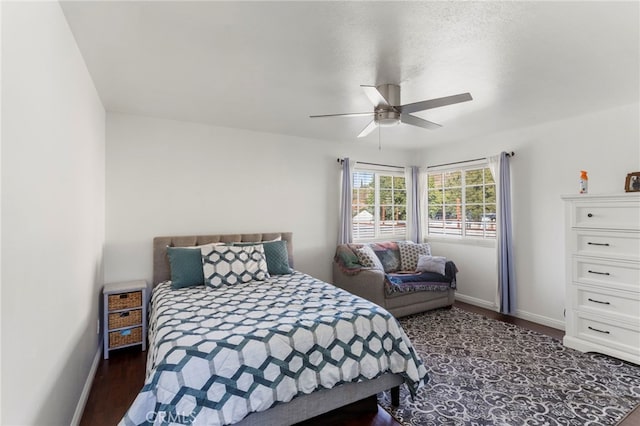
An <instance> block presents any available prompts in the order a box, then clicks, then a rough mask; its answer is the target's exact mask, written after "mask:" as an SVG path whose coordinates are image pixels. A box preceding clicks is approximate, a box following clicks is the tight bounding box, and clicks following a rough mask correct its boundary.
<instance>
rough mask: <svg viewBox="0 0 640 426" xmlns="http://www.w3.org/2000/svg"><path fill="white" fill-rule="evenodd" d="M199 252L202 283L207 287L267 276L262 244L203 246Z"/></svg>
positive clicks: (261, 279) (260, 279)
mask: <svg viewBox="0 0 640 426" xmlns="http://www.w3.org/2000/svg"><path fill="white" fill-rule="evenodd" d="M201 253H202V272H203V275H204V284H205V285H206V286H207V287H209V288H219V287H222V286H223V285H234V284H238V283H246V282H249V281H253V280H256V281H263V280H265V279H267V278H269V271H268V270H267V261H266V259H265V257H264V248H263V247H262V244H257V245H250V246H242V247H240V246H227V245H215V246H210V247H203V248H202V249H201Z"/></svg>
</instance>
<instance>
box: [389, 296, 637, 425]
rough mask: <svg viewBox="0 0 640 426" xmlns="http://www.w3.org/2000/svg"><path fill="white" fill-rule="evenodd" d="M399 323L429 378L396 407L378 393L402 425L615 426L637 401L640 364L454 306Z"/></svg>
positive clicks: (402, 396) (405, 393)
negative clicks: (573, 346) (580, 348)
mask: <svg viewBox="0 0 640 426" xmlns="http://www.w3.org/2000/svg"><path fill="white" fill-rule="evenodd" d="M400 322H401V323H402V326H403V327H404V329H405V331H406V333H407V335H408V336H409V337H410V338H411V341H412V342H413V344H414V346H415V348H416V351H417V352H418V353H419V354H420V356H421V357H422V360H423V361H424V363H425V365H426V367H427V370H428V371H429V377H430V380H429V382H428V383H427V384H426V385H425V386H424V387H422V388H421V389H420V390H419V391H418V394H417V396H416V397H415V399H413V400H412V399H411V396H410V395H409V393H408V391H407V390H406V389H405V388H404V386H403V387H401V391H400V406H399V407H397V408H396V407H392V406H391V401H390V395H389V393H388V392H385V393H382V394H379V396H378V402H379V404H380V405H381V406H382V407H383V408H384V409H386V410H387V411H388V412H389V413H391V415H393V416H394V417H395V418H396V419H397V420H398V421H399V422H401V423H402V424H404V425H420V426H423V425H428V426H430V425H434V426H436V425H438V426H440V425H496V426H497V425H513V426H519V425H551V426H553V425H563V426H567V425H575V426H584V425H616V424H618V423H619V422H620V421H621V420H622V419H623V418H624V417H625V416H626V415H627V414H628V413H629V412H631V411H632V410H633V409H634V407H636V406H637V405H639V404H640V367H639V366H637V365H633V364H630V363H626V362H623V361H619V360H617V359H613V358H610V357H607V356H604V355H597V354H583V353H581V352H578V351H575V350H573V349H569V348H566V347H564V346H563V345H562V342H561V341H559V340H557V339H554V338H552V337H548V336H545V335H542V334H539V333H537V332H534V331H530V330H526V329H524V328H522V327H518V326H515V325H511V324H507V323H504V322H501V321H497V320H492V319H488V318H486V317H483V316H481V315H478V314H474V313H471V312H467V311H463V310H461V309H457V308H453V309H450V310H445V309H442V310H435V311H431V312H427V313H423V314H418V315H413V316H410V317H406V318H401V319H400Z"/></svg>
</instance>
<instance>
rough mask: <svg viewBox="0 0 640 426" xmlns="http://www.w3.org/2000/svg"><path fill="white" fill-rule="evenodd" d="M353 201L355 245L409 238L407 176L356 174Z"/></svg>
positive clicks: (365, 171)
mask: <svg viewBox="0 0 640 426" xmlns="http://www.w3.org/2000/svg"><path fill="white" fill-rule="evenodd" d="M351 197H352V198H351V227H352V228H351V229H352V232H353V240H354V241H363V240H375V239H389V238H394V237H399V238H406V232H407V231H406V229H407V187H406V184H405V177H404V172H387V171H385V172H380V171H375V170H355V171H354V172H353V182H352V195H351Z"/></svg>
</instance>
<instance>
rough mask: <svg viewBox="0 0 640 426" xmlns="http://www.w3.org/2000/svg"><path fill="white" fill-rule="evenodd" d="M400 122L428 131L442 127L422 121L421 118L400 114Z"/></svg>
mask: <svg viewBox="0 0 640 426" xmlns="http://www.w3.org/2000/svg"><path fill="white" fill-rule="evenodd" d="M400 122H402V123H405V124H411V125H412V126H418V127H423V128H425V129H429V130H435V129H438V128H440V127H442V125H441V124H438V123H433V122H431V121H427V120H423V119H422V118H419V117H414V116H413V115H409V114H400Z"/></svg>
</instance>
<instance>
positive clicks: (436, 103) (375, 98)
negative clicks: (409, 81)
mask: <svg viewBox="0 0 640 426" xmlns="http://www.w3.org/2000/svg"><path fill="white" fill-rule="evenodd" d="M360 87H362V89H363V90H364V93H365V94H366V95H367V97H368V98H369V100H370V101H371V103H372V104H373V106H374V110H373V112H353V113H346V114H325V115H310V116H309V117H310V118H321V117H362V116H373V120H372V121H371V122H370V123H369V124H368V125H367V127H365V128H364V129H363V130H362V131H361V132H360V134H359V135H358V137H359V138H362V137H364V136H367V135H368V134H369V133H371V132H372V131H373V130H374V129H375V128H376V127H378V126H380V127H387V126H395V125H396V124H399V123H405V124H411V125H412V126H418V127H423V128H425V129H437V128H438V127H442V126H441V125H440V124H437V123H433V122H431V121H428V120H424V119H422V118H419V117H416V116H414V115H411V113H412V112H418V111H424V110H427V109H432V108H439V107H442V106H446V105H452V104H457V103H460V102H466V101H470V100H472V99H473V98H472V97H471V93H461V94H459V95H453V96H445V97H444V98H437V99H430V100H427V101H421V102H414V103H411V104H406V105H400V86H398V85H396V84H381V85H379V86H364V85H363V86H360Z"/></svg>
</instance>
